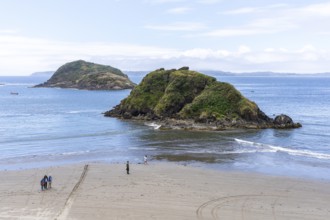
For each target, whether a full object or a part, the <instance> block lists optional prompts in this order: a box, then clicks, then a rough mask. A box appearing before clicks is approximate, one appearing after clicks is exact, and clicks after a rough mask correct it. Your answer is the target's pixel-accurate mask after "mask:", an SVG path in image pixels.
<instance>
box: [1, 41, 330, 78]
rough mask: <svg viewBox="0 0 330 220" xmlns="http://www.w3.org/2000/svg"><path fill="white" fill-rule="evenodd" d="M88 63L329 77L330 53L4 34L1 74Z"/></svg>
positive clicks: (308, 49)
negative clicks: (326, 74) (178, 46)
mask: <svg viewBox="0 0 330 220" xmlns="http://www.w3.org/2000/svg"><path fill="white" fill-rule="evenodd" d="M78 59H84V60H87V61H92V62H96V63H103V64H107V65H111V66H114V67H117V68H120V69H122V70H152V69H156V68H160V67H165V68H178V67H181V66H190V67H191V69H196V70H198V69H199V70H203V69H204V70H205V69H215V70H225V71H239V72H242V71H243V72H248V71H279V72H310V73H313V72H314V73H315V72H327V71H329V65H328V63H329V61H330V51H329V50H325V49H318V48H317V47H315V46H313V45H304V46H302V47H301V48H298V49H296V50H289V49H287V48H281V47H280V48H274V47H268V48H265V49H263V50H254V49H253V48H252V47H251V46H247V45H241V46H239V47H238V48H237V49H236V50H225V49H211V48H191V49H187V50H179V49H172V48H164V47H150V46H143V45H134V44H118V43H106V42H103V43H93V42H85V43H77V42H61V41H51V40H45V39H38V38H28V37H22V36H12V35H0V75H14V74H16V75H27V74H30V73H33V72H37V71H44V70H56V69H57V68H58V67H59V66H61V65H63V64H64V63H67V62H70V61H73V60H78Z"/></svg>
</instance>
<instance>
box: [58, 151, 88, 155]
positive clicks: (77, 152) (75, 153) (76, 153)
mask: <svg viewBox="0 0 330 220" xmlns="http://www.w3.org/2000/svg"><path fill="white" fill-rule="evenodd" d="M89 152H90V150H85V151H72V152H64V153H61V154H60V155H63V156H72V155H82V154H86V153H89Z"/></svg>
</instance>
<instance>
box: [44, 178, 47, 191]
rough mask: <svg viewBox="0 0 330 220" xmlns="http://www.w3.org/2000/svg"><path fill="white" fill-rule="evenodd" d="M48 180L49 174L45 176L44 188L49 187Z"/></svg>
mask: <svg viewBox="0 0 330 220" xmlns="http://www.w3.org/2000/svg"><path fill="white" fill-rule="evenodd" d="M47 182H48V177H47V175H45V176H44V189H47Z"/></svg>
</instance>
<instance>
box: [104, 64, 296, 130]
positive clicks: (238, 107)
mask: <svg viewBox="0 0 330 220" xmlns="http://www.w3.org/2000/svg"><path fill="white" fill-rule="evenodd" d="M104 115H105V116H110V117H117V118H121V119H137V120H146V121H152V122H156V123H157V124H158V125H159V126H160V128H162V129H189V130H225V129H237V128H255V129H260V128H298V127H301V124H299V123H294V122H293V121H292V119H291V118H290V117H289V116H287V115H279V116H277V117H275V119H272V118H270V117H268V116H267V115H266V114H265V113H263V112H262V111H261V110H260V109H259V107H258V106H257V104H256V103H254V102H252V101H250V100H248V99H247V98H245V97H244V96H243V95H242V94H241V93H240V92H239V91H238V90H236V89H235V88H234V87H233V86H232V85H231V84H229V83H225V82H219V81H216V79H215V78H213V77H210V76H207V75H204V74H202V73H198V72H195V71H190V70H189V68H188V67H182V68H180V69H178V70H176V69H172V70H165V69H163V68H161V69H158V70H155V71H153V72H150V73H149V74H147V75H146V76H145V77H144V78H143V80H142V82H141V83H140V84H139V85H137V86H136V87H135V88H134V89H133V90H132V91H131V93H130V95H129V96H128V97H127V98H125V99H124V100H122V101H121V103H120V104H119V105H117V106H115V107H114V108H113V109H112V110H110V111H107V112H105V114H104Z"/></svg>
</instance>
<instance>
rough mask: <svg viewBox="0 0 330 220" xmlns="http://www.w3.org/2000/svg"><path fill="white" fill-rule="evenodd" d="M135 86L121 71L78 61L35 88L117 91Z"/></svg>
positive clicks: (65, 65) (67, 65) (68, 64)
mask: <svg viewBox="0 0 330 220" xmlns="http://www.w3.org/2000/svg"><path fill="white" fill-rule="evenodd" d="M134 86H135V84H134V83H133V82H131V81H130V80H129V79H128V77H127V75H125V74H124V73H123V72H122V71H120V70H119V69H116V68H114V67H111V66H106V65H100V64H95V63H90V62H86V61H83V60H78V61H74V62H70V63H67V64H64V65H63V66H61V67H60V68H59V69H58V70H57V71H56V72H55V73H54V74H53V76H52V77H51V78H50V79H49V80H48V81H47V82H45V83H42V84H39V85H36V86H35V87H59V88H76V89H87V90H116V89H132V88H133V87H134Z"/></svg>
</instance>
